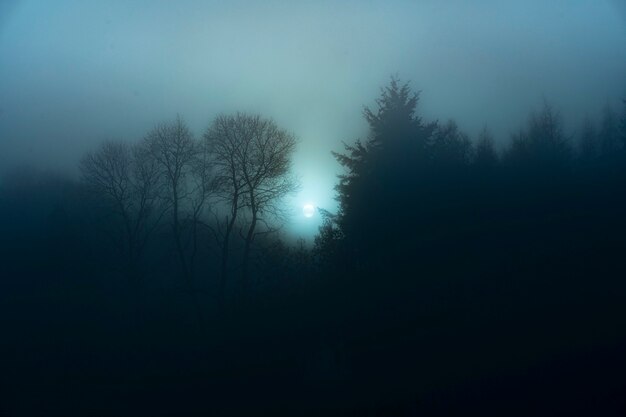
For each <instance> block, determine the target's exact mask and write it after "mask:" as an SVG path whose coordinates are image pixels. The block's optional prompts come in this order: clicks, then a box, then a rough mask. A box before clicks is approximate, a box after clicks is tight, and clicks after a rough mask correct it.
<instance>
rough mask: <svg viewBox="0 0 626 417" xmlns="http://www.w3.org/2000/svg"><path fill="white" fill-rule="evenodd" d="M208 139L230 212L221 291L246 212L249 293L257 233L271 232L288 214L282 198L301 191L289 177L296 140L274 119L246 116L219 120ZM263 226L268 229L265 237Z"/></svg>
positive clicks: (244, 271)
mask: <svg viewBox="0 0 626 417" xmlns="http://www.w3.org/2000/svg"><path fill="white" fill-rule="evenodd" d="M205 138H206V140H207V141H209V142H211V143H210V145H209V146H211V148H212V149H213V151H212V152H213V159H214V161H215V166H216V169H217V171H218V172H219V184H220V185H221V190H222V196H223V198H225V200H226V201H227V203H228V206H229V211H230V219H229V218H228V217H227V218H226V222H225V232H224V237H223V239H222V240H223V242H222V256H223V258H222V263H223V265H222V273H223V276H222V282H223V283H222V284H221V285H220V287H222V289H221V290H220V292H223V286H224V285H225V281H224V280H225V276H226V275H225V271H226V268H227V265H226V262H227V255H228V244H229V237H230V234H231V233H232V229H233V227H234V225H235V221H236V219H237V217H238V216H239V215H240V213H241V209H242V208H245V215H246V216H247V223H246V225H245V231H243V233H242V237H243V239H244V248H243V260H242V285H243V291H244V293H246V292H247V290H248V287H249V263H250V250H251V247H252V242H253V241H254V238H255V236H256V235H257V234H258V233H266V232H268V231H270V230H271V229H272V226H271V223H272V220H273V219H275V218H277V217H280V216H281V215H282V214H283V213H284V207H283V205H282V201H281V200H282V198H283V197H285V196H287V195H289V194H290V193H292V192H294V191H295V190H296V189H297V182H296V181H295V179H294V178H293V177H292V176H291V174H290V168H291V157H292V155H293V152H294V151H295V147H296V140H295V138H294V136H293V135H292V134H290V133H288V132H286V131H285V130H283V129H280V128H279V127H278V126H277V125H276V123H274V122H273V121H272V120H269V119H263V118H262V117H261V116H259V115H249V114H244V113H237V114H235V115H232V116H220V117H218V118H217V119H216V120H215V122H214V123H213V125H212V126H211V127H210V128H209V130H208V131H207V133H206V134H205ZM259 224H262V225H263V226H264V229H263V231H261V232H259V229H258V225H259Z"/></svg>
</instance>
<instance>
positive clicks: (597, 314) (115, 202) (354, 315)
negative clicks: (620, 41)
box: [0, 79, 626, 415]
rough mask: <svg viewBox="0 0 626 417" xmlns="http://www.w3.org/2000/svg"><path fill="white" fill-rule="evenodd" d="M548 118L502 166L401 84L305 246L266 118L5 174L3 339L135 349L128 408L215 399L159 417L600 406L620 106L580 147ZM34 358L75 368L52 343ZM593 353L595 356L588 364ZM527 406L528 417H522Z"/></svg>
mask: <svg viewBox="0 0 626 417" xmlns="http://www.w3.org/2000/svg"><path fill="white" fill-rule="evenodd" d="M540 104H541V105H540V107H539V109H538V110H537V111H535V112H533V113H532V114H531V115H529V118H528V121H527V123H526V125H525V126H523V127H522V128H521V129H519V130H517V131H516V133H514V134H513V135H512V136H511V138H510V140H509V142H508V145H506V146H505V147H503V149H501V150H498V149H496V148H495V146H494V138H493V137H492V135H491V134H490V131H489V129H488V128H487V127H485V129H483V131H482V132H481V133H480V135H478V137H477V138H470V137H469V136H468V135H467V134H465V133H464V132H463V131H462V130H461V128H460V127H459V126H458V125H457V124H456V123H455V122H454V121H425V120H423V119H422V118H421V116H420V112H419V94H418V93H416V92H414V91H412V90H411V88H410V86H409V84H405V83H402V82H400V81H399V80H396V79H392V81H391V82H390V84H389V85H388V86H386V87H384V88H383V89H382V90H381V94H380V96H379V99H378V100H377V102H376V107H375V108H373V109H370V108H365V110H364V112H363V115H364V118H365V120H366V121H367V123H368V126H369V132H370V133H369V136H367V137H365V138H362V139H361V140H360V141H357V142H350V141H349V142H348V143H346V145H345V149H344V151H342V152H337V153H334V156H335V158H336V159H337V162H338V163H339V164H340V165H341V166H342V167H343V168H344V173H343V174H342V175H341V176H340V177H339V178H338V182H337V185H336V188H335V191H336V196H337V197H336V198H337V201H338V203H339V209H338V211H337V212H334V213H331V212H329V211H327V210H324V208H319V209H318V210H319V214H320V215H321V216H323V218H324V223H323V225H322V226H321V227H320V230H319V233H318V234H317V236H316V237H315V244H314V246H313V248H311V249H309V248H307V247H306V246H305V245H304V244H302V243H300V244H298V245H295V246H293V245H290V244H287V243H285V239H284V234H281V227H282V226H283V225H284V223H285V221H286V219H287V215H288V214H287V213H288V210H287V208H286V206H285V204H286V203H285V197H288V196H289V195H291V194H292V193H294V192H295V191H296V190H297V189H298V181H297V179H296V178H295V176H294V175H293V174H292V167H291V158H292V155H293V153H294V151H295V149H296V146H297V136H296V134H293V133H291V132H288V131H286V130H284V129H282V128H281V127H280V126H278V125H277V124H276V123H275V122H274V121H272V120H270V119H267V118H265V117H263V116H261V115H252V114H245V113H236V114H223V115H219V116H217V117H215V119H214V120H213V121H211V122H210V124H209V125H208V126H207V128H206V130H205V131H204V132H202V134H201V135H194V134H193V133H192V132H191V131H190V130H189V128H188V127H187V125H186V124H185V122H184V119H183V118H182V117H181V116H177V117H176V118H174V119H172V120H171V121H165V122H163V123H161V124H158V125H156V126H155V127H154V128H153V129H152V130H150V131H149V132H147V133H146V134H145V136H144V137H143V138H141V139H140V140H138V141H135V142H123V141H105V142H103V143H101V144H100V145H99V146H98V147H96V148H95V149H93V150H92V151H90V152H89V153H87V154H86V155H85V156H84V157H83V158H82V160H81V161H80V162H79V164H80V172H81V179H80V181H78V182H76V181H72V180H68V179H65V178H62V177H57V176H51V175H46V174H40V173H38V172H37V171H35V170H27V169H24V170H18V171H15V172H13V173H12V174H9V175H8V176H6V177H5V179H4V182H3V186H2V191H1V193H2V194H1V200H0V204H1V205H0V210H1V212H0V222H1V223H2V226H1V227H2V229H1V230H2V237H3V241H2V254H3V255H2V257H3V261H2V262H1V268H2V269H3V271H2V277H3V279H2V287H3V290H2V291H3V293H4V296H3V297H4V298H5V302H4V303H3V308H2V313H3V314H5V315H8V314H11V315H15V316H16V317H18V319H17V321H16V322H15V324H14V325H12V326H11V328H10V329H9V333H10V334H16V332H18V329H19V328H21V326H24V325H25V324H24V323H27V322H32V323H35V324H34V325H33V326H34V327H35V328H36V329H39V331H40V333H39V334H41V335H43V336H41V338H42V339H45V338H46V337H50V336H51V335H55V336H57V335H59V334H68V335H69V334H74V333H75V332H78V333H81V332H82V334H83V336H77V338H76V340H75V341H74V343H75V344H77V346H78V347H75V350H74V351H75V353H76V356H77V357H79V358H84V357H85V355H87V353H86V352H91V353H90V355H95V356H97V357H102V358H106V359H104V362H105V363H108V364H109V365H110V366H111V367H112V369H113V370H109V371H107V372H113V373H114V374H115V375H117V376H118V377H119V378H122V379H123V380H125V381H126V379H124V378H127V377H128V374H127V369H126V367H127V366H129V363H130V362H132V361H130V360H129V359H127V358H126V356H124V355H125V354H128V355H130V356H128V357H133V358H135V359H136V361H137V362H136V363H133V364H132V365H131V367H132V369H133V372H134V375H135V377H136V378H138V380H139V381H141V382H139V383H137V384H136V386H135V385H133V383H131V382H127V384H129V385H128V387H129V388H128V389H129V390H130V391H132V392H135V395H136V396H134V397H133V396H131V399H129V400H126V403H124V404H125V406H126V407H128V408H125V410H137V409H139V410H142V411H145V410H146V409H144V408H141V407H142V406H140V405H139V404H143V403H142V402H141V398H142V397H141V395H143V394H145V393H146V392H150V393H151V395H152V394H155V395H156V396H157V397H158V396H159V395H161V394H165V393H167V392H168V390H169V388H166V387H165V385H158V384H157V385H154V386H152V385H149V384H148V385H145V384H147V381H151V378H152V377H154V375H155V373H157V374H158V372H163V373H164V374H166V375H171V373H172V372H180V373H181V374H182V375H186V376H188V378H187V377H184V378H182V379H181V380H180V381H179V382H177V383H180V384H182V386H185V387H188V388H189V390H190V392H191V393H196V392H200V391H203V390H204V389H205V388H206V389H208V387H212V388H211V389H213V390H214V391H213V392H214V393H215V392H217V393H218V394H216V395H215V396H212V397H211V398H212V399H211V401H207V402H206V404H205V403H204V402H203V401H201V400H200V399H199V398H200V397H198V398H196V397H195V396H193V395H191V394H189V395H191V397H187V396H184V395H182V394H177V395H178V397H177V398H182V397H184V398H186V400H185V401H183V402H182V405H181V402H172V403H168V402H167V401H165V402H164V404H166V405H165V406H163V407H165V409H168V410H178V411H180V410H181V408H179V407H182V410H183V411H184V410H191V409H193V410H197V409H198V407H200V408H202V409H206V410H222V411H223V410H237V411H236V412H234V413H235V414H237V413H240V414H242V415H243V414H246V413H248V412H253V413H254V412H256V411H258V410H266V411H267V410H274V411H275V410H279V409H280V410H283V411H284V410H287V411H285V413H286V414H289V413H290V412H295V410H302V407H303V404H304V405H306V407H304V408H306V409H307V410H308V411H310V413H311V414H325V415H328V414H332V412H335V411H336V410H344V411H345V410H355V411H354V413H355V414H354V415H358V413H359V412H361V411H362V412H363V413H365V412H366V410H370V411H371V410H378V411H380V412H385V411H384V410H387V411H389V410H392V411H393V412H395V413H396V414H397V415H404V414H402V413H406V415H410V413H411V412H414V411H415V410H424V411H425V412H429V411H433V410H441V409H445V410H452V411H454V410H457V411H458V410H463V409H465V407H468V406H469V407H479V406H480V407H485V406H486V405H487V404H486V403H489V407H490V408H489V410H497V412H496V411H494V413H496V414H497V413H502V412H504V414H501V415H518V414H516V413H515V412H510V411H511V410H510V409H508V408H507V404H510V403H511V402H515V401H516V400H517V399H518V396H519V395H522V394H520V393H522V392H523V393H532V394H530V395H532V396H534V397H533V398H534V401H536V402H537V403H538V402H541V403H542V404H543V402H544V401H546V402H548V403H553V404H559V405H561V404H565V405H563V406H564V407H566V408H565V409H568V408H567V407H570V406H571V407H572V408H575V407H578V406H579V405H580V404H579V402H577V401H576V400H575V399H574V400H571V399H570V400H568V401H565V402H564V398H565V397H566V396H568V395H570V394H571V393H572V392H577V390H578V389H581V390H584V391H585V392H586V393H587V394H588V395H590V396H592V397H593V398H595V399H596V400H597V401H598V402H601V403H602V404H603V406H604V407H606V409H610V410H613V408H612V407H614V406H615V407H618V406H619V404H621V403H619V401H620V400H619V398H617V394H615V392H614V391H616V390H618V388H619V387H622V385H620V384H622V383H623V379H619V378H618V376H617V370H619V369H624V360H623V358H622V359H619V355H617V354H616V352H619V351H620V348H621V347H623V346H624V345H623V343H624V341H625V340H624V333H623V329H624V327H623V326H624V325H626V322H625V319H624V318H625V317H626V311H625V307H624V303H623V300H624V298H623V297H625V296H626V283H625V281H624V279H623V277H624V276H626V267H625V266H624V262H623V259H624V253H625V252H624V250H625V249H626V216H625V215H624V213H626V194H625V193H624V190H626V101H625V102H624V106H623V107H622V108H621V109H612V108H610V107H607V108H605V109H604V111H603V116H602V118H601V120H600V121H599V123H597V124H596V123H595V122H594V121H592V120H589V119H587V120H581V121H580V129H578V130H577V131H576V132H575V133H574V134H571V133H568V132H566V131H565V130H564V128H563V123H562V120H561V117H560V114H559V112H558V110H557V109H555V108H553V107H552V106H551V105H550V104H549V103H548V102H544V103H540ZM512 130H515V129H514V128H513V127H512ZM7 294H8V295H7ZM42 316H49V317H48V319H47V320H49V321H50V322H49V323H47V324H44V321H42V319H41V317H42ZM50 323H52V324H50ZM181 329H182V330H181ZM105 340H106V342H104V341H105ZM126 342H128V343H129V345H127V344H126ZM107 343H108V344H112V345H114V346H115V347H116V348H115V349H118V350H119V351H121V352H125V354H122V358H119V357H118V358H117V359H113V358H112V357H111V356H109V354H110V352H109V350H107V348H105V347H103V346H105V345H106V344H107ZM93 345H95V346H96V347H95V348H94V347H89V346H93ZM130 345H133V346H135V347H133V348H131V347H129V346H130ZM149 346H150V348H148V347H149ZM47 349H49V351H50V352H52V353H49V355H52V356H54V357H56V358H57V360H58V361H60V362H61V363H65V362H64V361H67V360H68V359H67V358H66V359H63V357H62V355H61V353H60V352H61V351H62V350H63V348H62V347H61V345H56V344H55V343H52V344H51V345H50V346H48V347H47ZM137 349H138V350H139V353H132V354H131V352H137ZM589 350H591V352H592V356H593V358H594V361H589V362H585V361H582V362H581V361H580V356H577V355H579V354H580V355H582V353H581V352H588V351H589ZM94 352H95V353H94ZM165 352H169V353H168V354H167V355H169V354H171V353H172V352H175V354H173V356H174V358H173V359H172V358H170V359H164V358H165V357H166V356H167V355H166V353H165ZM189 352H195V353H193V354H191V356H189V357H186V355H187V354H188V353H189ZM197 352H201V353H197ZM563 352H566V353H567V354H568V355H571V356H566V358H565V359H564V362H559V363H549V364H548V365H547V367H546V368H541V369H542V371H541V372H545V374H542V375H543V376H544V377H545V378H547V379H548V380H549V381H551V383H554V384H556V385H558V388H557V389H555V390H554V391H549V390H547V388H546V389H543V388H545V387H543V388H542V386H541V385H539V388H537V389H538V391H537V390H533V389H531V387H537V385H536V384H535V383H536V381H537V380H538V379H540V376H539V374H535V373H533V372H534V371H533V370H532V369H534V368H533V366H536V365H537V364H538V363H545V361H546V360H547V359H548V358H551V357H553V356H554V355H555V354H562V353H563ZM2 354H3V355H5V356H6V355H7V354H8V353H7V352H3V353H2ZM98 355H100V356H98ZM603 357H604V358H610V359H603ZM125 358H126V359H125ZM194 358H195V359H194ZM74 359H75V358H74ZM161 360H162V361H164V362H162V363H160V365H159V367H158V370H154V369H151V368H150V366H148V363H153V362H151V361H161ZM85 361H86V362H85V365H84V366H79V367H78V368H76V369H75V373H76V374H78V375H80V377H81V378H84V379H85V380H87V383H86V387H89V386H90V385H89V384H96V382H95V381H100V380H101V377H102V375H104V373H106V372H105V371H104V369H103V368H102V367H101V366H99V365H95V364H91V363H90V362H89V361H87V360H86V359H85ZM605 361H608V362H610V365H609V364H607V363H606V362H605ZM27 362H28V361H27ZM590 364H594V365H593V366H592V365H590ZM25 366H26V367H27V368H28V367H29V366H30V367H32V369H31V368H29V369H30V370H31V372H34V373H35V375H39V374H38V373H37V372H39V371H34V370H33V369H35V368H34V365H32V364H28V363H27V364H26V365H25ZM570 366H578V368H577V369H578V370H579V371H580V375H583V376H584V377H585V378H589V381H592V380H593V378H594V376H598V375H597V374H596V373H594V372H597V370H598V366H599V367H603V366H606V367H607V368H606V372H607V373H602V375H601V377H600V381H599V382H598V385H597V386H596V387H592V386H591V385H592V384H591V382H585V381H584V378H582V377H581V379H580V380H579V379H575V380H574V379H571V378H567V373H564V372H563V370H564V369H566V368H568V367H570ZM611 366H612V367H614V369H615V372H609V370H608V368H610V367H611ZM45 369H46V370H45V371H41V372H45V373H51V374H55V372H57V373H58V372H61V371H59V370H58V369H52V368H50V369H48V368H45ZM181 369H182V370H181ZM528 369H530V371H528V372H527V373H526V374H524V375H525V376H524V377H522V378H521V379H519V378H518V379H514V381H515V382H512V379H511V378H509V377H507V376H506V375H511V374H512V375H518V374H519V373H520V372H521V373H523V370H528ZM602 369H604V368H602ZM175 370H176V371H175ZM192 370H193V372H192ZM13 372H14V373H15V378H16V379H17V380H18V386H25V385H26V386H27V385H28V383H29V382H28V381H26V380H23V379H22V376H20V375H23V374H22V373H21V372H19V375H17V371H15V370H14V371H13ZM9 373H11V372H9ZM276 374H279V375H281V377H276ZM189 375H192V376H189ZM234 375H236V376H237V377H236V378H235V377H234ZM270 375H271V376H270ZM476 375H478V377H476V378H478V379H480V381H481V384H483V385H481V387H482V388H481V389H483V390H486V391H483V392H488V393H491V394H492V395H493V396H492V397H489V401H487V400H485V402H484V403H482V402H481V401H482V400H479V399H476V398H474V397H472V398H469V397H468V398H465V396H460V397H459V396H455V394H453V393H454V392H457V391H455V390H456V389H460V388H459V387H462V388H463V389H467V390H468V392H472V391H471V389H472V388H471V385H472V383H471V381H473V379H472V378H474V377H475V376H476ZM564 375H565V376H564ZM507 378H509V379H507ZM235 379H236V380H237V382H234V380H235ZM90 381H91V382H90ZM242 381H243V382H242ZM468 381H469V382H468ZM499 381H504V382H502V384H501V383H500V382H499ZM507 383H508V384H513V385H511V387H513V386H515V387H518V388H519V390H517V391H516V390H515V389H513V388H511V389H510V390H507V389H505V388H503V387H507V386H508V385H506V384H507ZM19 384H22V385H19ZM24 384H25V385H24ZM43 384H44V386H47V385H46V382H45V381H44V382H43ZM105 384H106V383H105ZM577 384H578V385H577ZM140 386H141V387H140ZM146 386H148V388H146ZM322 386H323V387H325V388H323V389H322V388H320V387H322ZM340 387H342V389H345V392H344V394H342V395H340V396H337V395H335V394H333V390H335V389H339V388H340ZM581 387H584V388H581ZM5 388H6V387H5ZM81 389H83V390H87V389H88V388H85V387H82V388H81ZM542 389H543V390H542ZM47 392H48V393H54V392H55V390H54V389H50V390H49V391H47ZM85 392H86V391H85ZM138 393H140V394H138ZM141 393H143V394H141ZM373 393H375V395H373ZM45 395H46V394H44V397H45ZM49 395H52V394H49ZM241 396H243V397H245V398H247V403H246V404H244V403H242V402H241V401H239V400H237V398H241ZM437 396H439V397H440V398H444V399H450V398H454V401H449V402H446V401H443V403H445V404H442V403H440V402H437V401H436V400H434V399H433V398H439V397H437ZM96 397H97V395H96ZM581 401H582V400H581ZM79 403H80V401H79ZM149 403H150V405H149V406H148V409H152V408H150V407H153V408H154V409H157V408H159V407H161V406H160V405H158V404H161V400H158V399H153V400H151V401H150V402H149ZM618 403H619V404H618ZM525 404H526V405H522V406H520V407H521V408H520V409H519V410H517V411H519V413H520V414H519V415H525V414H524V413H525V412H531V411H532V410H534V408H532V407H533V405H532V404H533V402H529V403H525ZM581 404H582V403H581ZM616 404H617V405H616ZM80 406H83V407H85V405H84V404H82V405H80V404H79V406H78V407H80ZM58 407H60V408H58V410H63V408H62V407H61V406H60V405H58ZM105 407H111V406H110V405H107V406H105ZM168 407H169V408H168ZM203 407H205V408H203ZM524 407H527V408H524ZM58 410H57V411H58ZM251 410H254V411H251ZM333 410H334V411H333ZM359 410H360V411H359ZM381 410H382V411H381ZM394 410H395V411H394ZM58 412H59V413H60V412H61V411H58ZM368 412H369V411H368ZM337 413H338V414H339V412H337ZM183 414H184V412H183ZM300 414H301V415H302V414H306V413H300ZM483 415H488V413H487V414H483ZM526 415H527V414H526Z"/></svg>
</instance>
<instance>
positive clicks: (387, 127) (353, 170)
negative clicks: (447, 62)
mask: <svg viewBox="0 0 626 417" xmlns="http://www.w3.org/2000/svg"><path fill="white" fill-rule="evenodd" d="M418 100H419V95H418V93H413V92H412V91H411V89H410V87H409V85H408V83H406V84H400V83H399V81H398V80H397V79H395V78H393V79H392V80H391V82H390V84H389V86H387V87H385V88H384V89H382V92H381V96H380V98H379V99H378V100H377V101H376V104H377V109H376V110H371V109H369V108H365V110H364V116H365V119H366V121H367V122H368V125H369V128H370V132H369V136H368V139H367V141H366V142H364V143H363V142H361V141H357V142H356V143H355V144H354V145H345V151H346V152H345V153H333V155H334V156H335V158H336V159H337V161H338V162H339V163H340V164H341V165H342V166H343V167H344V169H345V171H346V172H345V173H344V174H342V175H340V177H339V183H338V184H337V186H336V190H337V193H338V200H339V205H340V207H339V213H338V216H337V225H338V227H339V228H340V230H341V233H342V235H343V237H344V241H345V244H346V247H348V248H350V250H351V251H353V252H354V253H360V255H359V256H357V257H354V256H350V259H353V260H355V261H356V260H358V259H364V258H366V257H367V255H366V253H370V252H371V251H372V250H374V247H376V246H377V245H381V244H384V243H383V242H384V241H385V238H384V236H387V237H388V238H389V234H390V233H391V234H393V233H397V232H398V227H400V224H401V223H402V221H403V220H406V217H405V215H404V214H405V213H406V210H407V209H409V208H410V207H411V206H412V204H413V203H414V202H415V198H416V196H415V193H414V190H415V189H416V186H417V184H418V183H419V182H420V181H423V180H424V178H425V175H424V174H425V172H424V168H425V167H426V166H427V165H428V161H429V159H430V149H429V143H430V140H431V137H432V134H433V131H434V130H435V127H436V124H435V123H429V124H424V123H422V120H421V118H420V117H419V116H418V115H417V114H416V109H417V104H418ZM364 225H367V227H364ZM327 231H330V229H327Z"/></svg>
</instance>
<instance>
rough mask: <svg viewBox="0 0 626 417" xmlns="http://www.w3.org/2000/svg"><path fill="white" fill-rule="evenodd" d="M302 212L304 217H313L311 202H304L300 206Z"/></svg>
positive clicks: (313, 210)
mask: <svg viewBox="0 0 626 417" xmlns="http://www.w3.org/2000/svg"><path fill="white" fill-rule="evenodd" d="M302 213H303V214H304V217H313V215H314V214H315V206H314V205H313V204H305V205H304V206H303V207H302Z"/></svg>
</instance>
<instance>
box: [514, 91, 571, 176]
mask: <svg viewBox="0 0 626 417" xmlns="http://www.w3.org/2000/svg"><path fill="white" fill-rule="evenodd" d="M505 156H506V159H507V161H508V162H509V163H512V164H514V165H517V166H525V167H526V168H527V169H530V170H531V171H535V172H538V171H543V170H546V169H547V170H555V169H562V168H564V167H565V166H567V165H568V164H569V161H570V159H571V156H572V150H571V146H570V144H569V141H568V139H567V137H566V136H565V133H564V131H563V121H562V119H561V116H560V114H559V113H558V112H557V111H555V110H554V109H553V107H552V106H550V105H549V104H548V103H547V102H544V105H543V108H542V109H541V111H539V112H536V113H532V114H531V115H530V118H529V119H528V124H527V126H526V129H523V130H521V131H520V132H519V133H518V134H517V135H513V139H512V143H511V146H510V148H509V149H508V150H507V152H506V154H505Z"/></svg>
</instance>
